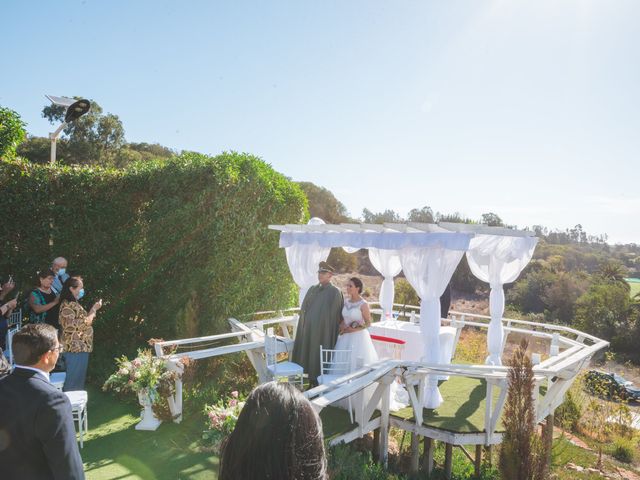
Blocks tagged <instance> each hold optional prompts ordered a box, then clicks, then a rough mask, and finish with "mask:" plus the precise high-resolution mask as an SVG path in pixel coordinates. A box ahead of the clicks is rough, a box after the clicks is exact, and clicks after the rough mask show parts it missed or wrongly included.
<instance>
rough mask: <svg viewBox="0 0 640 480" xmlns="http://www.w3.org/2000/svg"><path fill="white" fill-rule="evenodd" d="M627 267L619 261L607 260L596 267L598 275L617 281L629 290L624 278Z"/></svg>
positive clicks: (610, 280)
mask: <svg viewBox="0 0 640 480" xmlns="http://www.w3.org/2000/svg"><path fill="white" fill-rule="evenodd" d="M627 273H628V272H627V269H626V268H625V267H624V265H622V264H621V263H620V262H617V261H612V260H608V261H606V262H605V263H603V264H602V265H600V267H599V268H598V275H600V276H601V277H602V278H603V279H605V280H607V281H609V282H612V283H619V284H620V285H623V286H625V287H626V288H627V291H629V289H630V286H629V284H628V283H627V282H626V280H625V279H624V278H625V276H626V275H627Z"/></svg>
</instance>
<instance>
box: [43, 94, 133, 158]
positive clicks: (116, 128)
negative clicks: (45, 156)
mask: <svg viewBox="0 0 640 480" xmlns="http://www.w3.org/2000/svg"><path fill="white" fill-rule="evenodd" d="M76 98H77V97H76ZM65 111H66V109H65V108H64V107H61V106H59V105H48V106H46V107H44V108H43V109H42V116H43V117H44V118H46V119H47V120H49V122H50V123H52V124H55V123H61V122H63V121H64V115H65ZM64 133H65V135H67V137H68V140H67V148H66V153H65V157H61V158H60V161H61V162H63V163H67V164H90V165H99V164H101V165H109V164H114V163H115V160H116V158H117V155H118V153H119V151H120V149H121V148H122V147H123V145H124V143H125V138H124V127H123V126H122V122H121V121H120V119H119V118H118V116H117V115H114V114H112V113H106V114H104V113H102V107H101V106H100V105H98V104H97V103H96V102H94V101H93V100H91V110H90V111H89V113H87V114H85V115H83V116H82V117H80V118H79V119H78V120H75V121H73V122H69V124H68V125H67V126H66V127H65V129H64Z"/></svg>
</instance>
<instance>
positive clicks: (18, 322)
mask: <svg viewBox="0 0 640 480" xmlns="http://www.w3.org/2000/svg"><path fill="white" fill-rule="evenodd" d="M7 325H8V326H9V328H11V327H18V328H22V309H21V308H19V309H18V310H15V311H14V312H13V313H12V314H11V315H9V318H7Z"/></svg>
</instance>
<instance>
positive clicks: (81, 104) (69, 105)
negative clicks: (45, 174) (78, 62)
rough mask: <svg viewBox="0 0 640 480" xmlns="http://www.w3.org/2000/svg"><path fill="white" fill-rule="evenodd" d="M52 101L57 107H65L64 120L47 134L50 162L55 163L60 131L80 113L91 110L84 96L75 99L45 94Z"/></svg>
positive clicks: (89, 103)
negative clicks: (49, 143) (49, 144)
mask: <svg viewBox="0 0 640 480" xmlns="http://www.w3.org/2000/svg"><path fill="white" fill-rule="evenodd" d="M45 97H47V98H48V99H49V101H51V103H53V104H54V105H57V106H59V107H65V108H66V109H67V111H66V113H65V116H64V122H62V125H60V126H59V127H58V128H56V131H55V132H53V133H50V134H49V138H50V139H51V163H55V161H56V144H57V141H58V137H59V136H60V132H62V130H64V127H66V126H67V124H68V123H69V122H72V121H74V120H77V119H78V118H80V117H81V116H82V115H84V114H85V113H87V112H88V111H89V110H91V102H89V100H85V99H84V98H83V99H81V100H76V99H75V98H68V97H56V96H54V95H45Z"/></svg>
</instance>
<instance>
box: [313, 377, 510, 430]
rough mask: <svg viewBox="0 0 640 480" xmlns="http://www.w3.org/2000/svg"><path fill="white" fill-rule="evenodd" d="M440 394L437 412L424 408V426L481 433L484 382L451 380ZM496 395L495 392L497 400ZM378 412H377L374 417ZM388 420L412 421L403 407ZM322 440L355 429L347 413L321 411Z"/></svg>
mask: <svg viewBox="0 0 640 480" xmlns="http://www.w3.org/2000/svg"><path fill="white" fill-rule="evenodd" d="M440 393H441V394H442V397H443V398H444V402H443V403H442V405H441V406H440V407H439V408H437V409H433V410H432V409H424V414H423V415H424V421H423V425H424V426H426V427H431V428H436V429H439V430H443V431H447V432H452V433H462V434H464V433H482V432H484V411H485V406H484V405H485V395H486V382H485V381H484V380H480V379H475V378H467V377H453V376H452V377H451V378H450V379H449V380H447V381H445V382H441V384H440ZM497 395H498V392H496V393H495V398H497ZM379 415H380V413H379V412H376V414H375V416H379ZM390 416H391V417H395V418H398V419H401V420H408V421H411V422H413V421H414V417H413V409H412V408H411V407H407V408H404V409H402V410H399V411H397V412H391V413H390ZM320 418H321V419H322V425H323V430H324V436H325V439H326V440H328V441H331V440H332V439H334V438H336V437H338V436H340V435H343V434H345V433H347V432H349V431H351V430H353V429H354V428H356V427H357V425H356V424H352V423H350V421H349V413H348V412H347V411H346V410H343V409H341V408H337V407H326V408H325V409H323V410H322V412H320ZM502 431H503V428H502V423H501V422H499V423H498V429H497V432H498V433H501V432H502Z"/></svg>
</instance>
